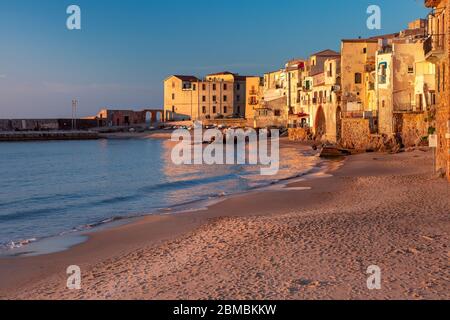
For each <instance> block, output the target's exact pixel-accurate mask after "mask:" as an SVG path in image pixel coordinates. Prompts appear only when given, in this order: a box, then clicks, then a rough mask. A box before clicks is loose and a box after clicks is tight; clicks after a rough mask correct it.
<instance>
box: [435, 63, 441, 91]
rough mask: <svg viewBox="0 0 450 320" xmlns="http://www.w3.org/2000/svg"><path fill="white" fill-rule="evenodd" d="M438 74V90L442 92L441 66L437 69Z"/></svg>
mask: <svg viewBox="0 0 450 320" xmlns="http://www.w3.org/2000/svg"><path fill="white" fill-rule="evenodd" d="M436 73H437V89H438V92H441V67H440V66H438V67H437V71H436Z"/></svg>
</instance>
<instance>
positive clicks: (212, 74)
mask: <svg viewBox="0 0 450 320" xmlns="http://www.w3.org/2000/svg"><path fill="white" fill-rule="evenodd" d="M222 75H232V76H237V75H238V74H237V73H233V72H230V71H223V72H217V73H211V74H208V76H222Z"/></svg>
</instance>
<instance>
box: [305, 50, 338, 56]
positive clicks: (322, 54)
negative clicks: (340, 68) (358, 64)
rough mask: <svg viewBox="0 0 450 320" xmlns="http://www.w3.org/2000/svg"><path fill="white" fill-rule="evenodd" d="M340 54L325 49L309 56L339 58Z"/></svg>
mask: <svg viewBox="0 0 450 320" xmlns="http://www.w3.org/2000/svg"><path fill="white" fill-rule="evenodd" d="M339 55H340V53H339V52H336V51H334V50H331V49H325V50H322V51H319V52H316V53H313V54H312V55H311V56H339Z"/></svg>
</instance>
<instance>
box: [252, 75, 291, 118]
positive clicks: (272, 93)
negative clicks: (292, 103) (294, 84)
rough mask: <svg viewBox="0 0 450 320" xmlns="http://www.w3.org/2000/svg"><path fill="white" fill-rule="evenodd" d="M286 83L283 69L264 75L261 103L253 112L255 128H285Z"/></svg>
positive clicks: (286, 113) (286, 111) (286, 109)
mask: <svg viewBox="0 0 450 320" xmlns="http://www.w3.org/2000/svg"><path fill="white" fill-rule="evenodd" d="M287 90H288V81H287V75H286V70H285V69H279V70H276V71H272V72H267V73H265V74H264V85H263V88H262V91H263V92H262V97H261V103H260V105H259V107H258V109H257V110H256V112H255V126H256V127H270V126H276V127H286V126H287V122H288V115H289V111H288V108H287V104H288V102H287Z"/></svg>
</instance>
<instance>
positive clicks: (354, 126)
mask: <svg viewBox="0 0 450 320" xmlns="http://www.w3.org/2000/svg"><path fill="white" fill-rule="evenodd" d="M341 145H342V147H344V148H348V149H357V150H365V149H367V148H368V146H369V145H370V128H369V120H368V119H354V118H344V119H342V139H341Z"/></svg>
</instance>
